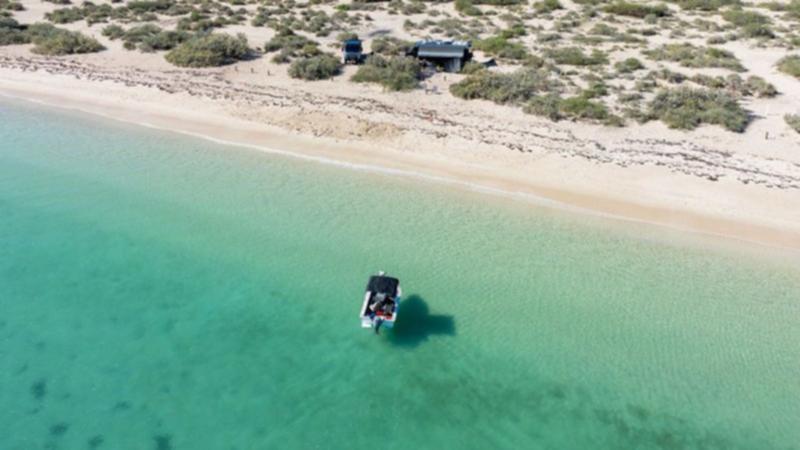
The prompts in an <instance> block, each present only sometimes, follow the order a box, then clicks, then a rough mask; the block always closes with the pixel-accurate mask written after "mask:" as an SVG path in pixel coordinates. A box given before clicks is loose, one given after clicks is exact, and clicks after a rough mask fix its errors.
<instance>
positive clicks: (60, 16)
mask: <svg viewBox="0 0 800 450" xmlns="http://www.w3.org/2000/svg"><path fill="white" fill-rule="evenodd" d="M83 17H84V12H83V9H82V8H77V7H70V8H60V9H54V10H53V11H50V12H49V13H45V15H44V18H45V19H47V20H49V21H50V22H53V23H57V24H65V23H72V22H77V21H79V20H83Z"/></svg>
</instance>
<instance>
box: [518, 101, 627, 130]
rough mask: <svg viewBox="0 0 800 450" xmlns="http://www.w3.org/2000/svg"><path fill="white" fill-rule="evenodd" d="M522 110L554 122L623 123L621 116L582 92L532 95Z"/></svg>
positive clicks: (619, 124)
mask: <svg viewBox="0 0 800 450" xmlns="http://www.w3.org/2000/svg"><path fill="white" fill-rule="evenodd" d="M523 111H524V112H525V113H527V114H532V115H535V116H540V117H546V118H548V119H550V120H552V121H554V122H557V121H559V120H564V119H568V120H576V121H584V122H595V123H597V122H600V123H603V124H606V125H613V126H623V125H624V124H625V122H624V120H623V119H622V118H620V117H618V116H615V115H613V114H611V113H610V112H609V111H608V108H607V107H606V105H605V104H604V103H603V102H601V101H597V100H591V99H590V98H588V97H586V96H585V95H583V94H581V95H577V96H573V97H567V98H561V97H560V96H559V95H558V94H554V93H551V94H546V95H539V96H534V97H532V98H531V99H530V101H528V103H526V104H525V107H524V108H523Z"/></svg>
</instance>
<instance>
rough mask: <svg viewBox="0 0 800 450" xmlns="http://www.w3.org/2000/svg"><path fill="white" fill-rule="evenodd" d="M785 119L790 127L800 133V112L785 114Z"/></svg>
mask: <svg viewBox="0 0 800 450" xmlns="http://www.w3.org/2000/svg"><path fill="white" fill-rule="evenodd" d="M783 120H784V122H786V125H789V128H791V129H793V130H794V131H796V132H798V133H800V114H786V115H785V116H783Z"/></svg>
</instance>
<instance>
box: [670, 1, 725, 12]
mask: <svg viewBox="0 0 800 450" xmlns="http://www.w3.org/2000/svg"><path fill="white" fill-rule="evenodd" d="M674 1H675V3H677V4H678V5H680V7H681V8H683V9H688V10H697V11H717V10H719V9H720V8H722V7H723V6H730V5H739V4H740V3H741V2H740V0H674Z"/></svg>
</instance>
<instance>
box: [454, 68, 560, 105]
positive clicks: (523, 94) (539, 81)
mask: <svg viewBox="0 0 800 450" xmlns="http://www.w3.org/2000/svg"><path fill="white" fill-rule="evenodd" d="M560 88H561V83H559V82H558V81H557V80H554V79H553V78H551V77H550V74H549V73H548V72H547V71H544V70H536V69H530V68H522V69H518V70H517V71H515V72H513V73H495V72H491V71H488V70H481V71H477V72H475V73H473V74H472V75H470V76H468V77H466V78H465V79H463V80H461V81H459V82H458V83H455V84H453V85H451V86H450V93H452V94H453V95H454V96H456V97H458V98H463V99H466V100H472V99H483V100H491V101H493V102H495V103H499V104H519V105H522V104H525V103H527V102H528V101H530V100H531V99H532V98H533V97H535V96H536V94H537V93H539V92H548V93H550V92H558V91H559V90H560Z"/></svg>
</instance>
